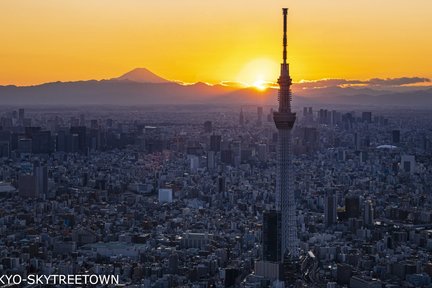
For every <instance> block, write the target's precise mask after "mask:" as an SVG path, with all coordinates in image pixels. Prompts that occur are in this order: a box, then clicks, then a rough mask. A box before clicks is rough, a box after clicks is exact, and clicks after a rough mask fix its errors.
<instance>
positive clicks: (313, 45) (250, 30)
mask: <svg viewBox="0 0 432 288" xmlns="http://www.w3.org/2000/svg"><path fill="white" fill-rule="evenodd" d="M282 7H288V8H289V15H288V33H289V34H288V43H289V48H288V57H289V62H290V65H291V74H292V75H291V76H292V78H293V80H294V81H295V82H298V81H300V80H302V79H305V80H316V79H322V78H345V79H369V78H374V77H380V78H387V77H404V76H418V77H427V78H432V71H431V68H432V57H431V55H432V52H431V51H432V38H431V37H430V35H431V31H432V20H431V11H432V1H431V0H290V1H280V0H271V1H268V0H217V1H216V0H214V1H210V0H157V1H150V0H1V1H0V27H1V29H0V37H1V39H2V41H1V45H0V63H1V65H0V85H6V84H16V85H29V84H38V83H43V82H52V81H74V80H87V79H108V78H113V77H116V76H120V75H121V74H123V73H125V72H127V71H129V70H132V69H133V68H136V67H145V68H148V69H149V70H151V71H153V72H154V73H156V74H158V75H160V76H162V77H164V78H167V79H171V80H181V81H184V82H197V81H204V82H209V83H218V82H221V81H241V82H245V83H248V84H252V83H254V82H256V81H258V80H265V81H275V80H276V78H277V76H278V74H279V62H280V61H281V54H282V53H281V52H282V46H281V45H282V39H281V36H282V35H281V33H282V12H281V8H282Z"/></svg>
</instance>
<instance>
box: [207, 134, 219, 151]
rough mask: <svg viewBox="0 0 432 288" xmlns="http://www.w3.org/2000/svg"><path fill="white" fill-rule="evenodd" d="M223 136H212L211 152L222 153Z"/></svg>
mask: <svg viewBox="0 0 432 288" xmlns="http://www.w3.org/2000/svg"><path fill="white" fill-rule="evenodd" d="M221 142H222V136H221V135H215V134H213V135H211V136H210V151H215V152H220V151H221Z"/></svg>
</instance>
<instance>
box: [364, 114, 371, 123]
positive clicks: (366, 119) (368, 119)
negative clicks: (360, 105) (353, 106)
mask: <svg viewBox="0 0 432 288" xmlns="http://www.w3.org/2000/svg"><path fill="white" fill-rule="evenodd" d="M362 122H366V123H372V112H363V113H362Z"/></svg>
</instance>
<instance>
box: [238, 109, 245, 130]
mask: <svg viewBox="0 0 432 288" xmlns="http://www.w3.org/2000/svg"><path fill="white" fill-rule="evenodd" d="M239 124H240V126H243V125H244V115H243V108H241V110H240V116H239Z"/></svg>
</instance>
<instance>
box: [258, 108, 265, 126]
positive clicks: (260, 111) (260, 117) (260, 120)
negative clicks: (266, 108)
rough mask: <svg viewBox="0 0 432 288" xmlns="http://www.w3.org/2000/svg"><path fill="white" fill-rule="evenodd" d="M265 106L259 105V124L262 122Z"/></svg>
mask: <svg viewBox="0 0 432 288" xmlns="http://www.w3.org/2000/svg"><path fill="white" fill-rule="evenodd" d="M263 114H264V113H263V107H257V116H258V124H261V123H262V116H263Z"/></svg>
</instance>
